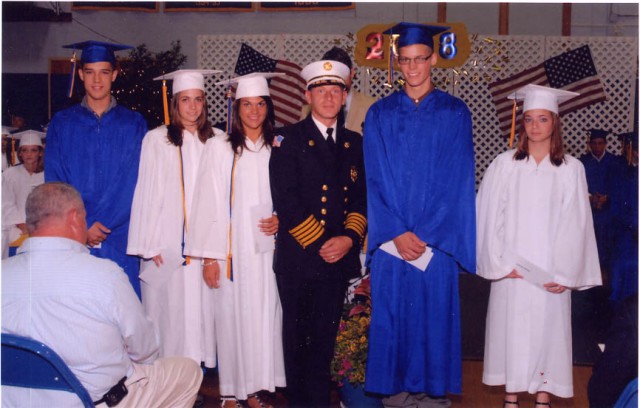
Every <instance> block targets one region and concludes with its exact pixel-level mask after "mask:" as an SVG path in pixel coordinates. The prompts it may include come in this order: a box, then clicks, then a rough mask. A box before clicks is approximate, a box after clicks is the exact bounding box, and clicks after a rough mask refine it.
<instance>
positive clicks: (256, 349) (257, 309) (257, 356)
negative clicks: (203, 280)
mask: <svg viewBox="0 0 640 408" xmlns="http://www.w3.org/2000/svg"><path fill="white" fill-rule="evenodd" d="M247 145H248V148H245V149H244V150H243V152H242V154H241V155H240V156H239V158H238V160H237V162H236V169H235V182H234V191H233V195H234V198H233V211H232V214H231V219H232V231H231V237H232V238H231V241H232V251H233V252H232V253H233V257H232V259H233V260H232V265H233V281H230V280H229V279H227V277H226V266H227V262H226V258H227V251H228V241H229V219H230V216H229V202H230V201H229V200H230V197H229V196H230V191H231V168H232V165H233V156H234V155H233V151H232V149H231V144H230V143H229V142H228V140H227V137H226V136H222V137H220V136H217V137H214V138H213V139H210V140H208V141H207V144H206V146H205V152H204V154H203V156H202V162H201V164H200V171H199V174H198V189H197V191H196V194H195V197H194V207H193V220H194V224H193V227H192V229H191V231H190V234H189V239H188V240H187V245H186V249H185V252H186V253H188V254H193V255H195V256H199V257H203V258H204V257H206V258H215V259H218V262H219V263H220V270H221V278H220V288H218V289H215V290H214V298H215V308H214V310H215V326H216V340H217V347H218V367H219V379H220V394H221V395H227V396H235V397H236V398H238V399H246V398H247V394H250V393H253V392H256V391H259V390H269V391H274V390H275V387H284V386H285V374H284V360H283V353H282V308H281V306H280V299H279V297H278V290H277V286H276V279H275V274H274V272H273V250H272V249H271V250H268V251H267V252H261V253H260V252H257V251H256V246H255V240H254V230H256V229H257V228H258V227H257V223H255V222H254V221H253V220H252V214H251V213H252V210H251V209H252V207H254V206H257V205H267V206H268V207H271V206H272V203H271V189H270V185H269V157H270V155H271V150H270V149H269V148H267V147H266V146H264V145H263V143H262V140H261V139H260V140H259V141H258V143H257V145H254V144H253V143H252V142H251V141H250V140H249V139H247Z"/></svg>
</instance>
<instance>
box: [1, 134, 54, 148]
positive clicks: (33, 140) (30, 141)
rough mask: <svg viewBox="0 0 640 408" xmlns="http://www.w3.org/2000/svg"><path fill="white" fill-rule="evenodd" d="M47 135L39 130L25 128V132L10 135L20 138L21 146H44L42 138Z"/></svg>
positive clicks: (16, 138)
mask: <svg viewBox="0 0 640 408" xmlns="http://www.w3.org/2000/svg"><path fill="white" fill-rule="evenodd" d="M46 136H47V134H46V133H44V132H38V131H37V130H25V131H24V132H19V133H14V134H12V135H11V136H9V137H10V138H12V139H15V140H19V141H20V146H42V139H44V138H45V137H46Z"/></svg>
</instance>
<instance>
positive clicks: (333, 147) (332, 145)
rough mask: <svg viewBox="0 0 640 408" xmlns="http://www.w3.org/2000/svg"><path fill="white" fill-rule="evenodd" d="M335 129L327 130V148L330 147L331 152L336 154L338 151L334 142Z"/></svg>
mask: <svg viewBox="0 0 640 408" xmlns="http://www.w3.org/2000/svg"><path fill="white" fill-rule="evenodd" d="M332 134H333V128H327V146H329V150H331V152H332V153H333V152H335V150H336V142H335V141H334V140H333V136H332Z"/></svg>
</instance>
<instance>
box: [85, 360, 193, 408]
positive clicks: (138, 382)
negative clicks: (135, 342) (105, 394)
mask: <svg viewBox="0 0 640 408" xmlns="http://www.w3.org/2000/svg"><path fill="white" fill-rule="evenodd" d="M133 369H134V370H133V374H132V375H131V377H130V378H127V381H126V382H125V385H126V386H127V389H128V390H129V393H128V394H127V396H126V397H124V399H123V400H122V401H121V402H120V403H119V404H118V405H117V407H118V408H129V407H131V408H138V407H146V408H153V407H162V408H165V407H171V408H174V407H175V408H179V407H185V408H192V407H193V404H194V403H195V400H196V396H197V395H198V390H199V389H200V384H201V383H202V369H201V368H200V366H198V364H196V363H195V361H193V360H191V359H190V358H186V357H167V358H160V359H158V360H156V361H155V362H154V363H153V364H134V365H133ZM106 406H107V404H106V403H102V404H99V405H96V407H97V408H98V407H99V408H106Z"/></svg>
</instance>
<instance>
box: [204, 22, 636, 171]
mask: <svg viewBox="0 0 640 408" xmlns="http://www.w3.org/2000/svg"><path fill="white" fill-rule="evenodd" d="M470 41H471V55H470V57H469V59H468V60H467V62H466V64H465V65H464V66H463V67H460V68H459V69H458V68H456V70H455V71H454V70H453V69H434V72H433V80H434V82H435V83H436V85H437V86H438V87H439V88H440V89H442V90H445V91H446V92H449V93H450V94H452V95H455V96H457V97H459V98H461V99H462V100H464V101H465V102H466V104H467V106H469V109H470V110H471V113H472V117H473V131H474V144H475V157H476V180H477V182H479V181H480V180H481V178H482V175H483V174H484V171H485V169H486V168H487V166H488V165H489V163H491V161H492V160H493V158H494V157H495V156H496V155H498V154H499V153H501V152H503V151H504V150H505V149H507V148H508V146H507V144H508V143H507V141H506V140H505V139H503V138H502V137H501V136H500V131H499V129H498V119H497V116H496V111H495V106H494V104H493V100H492V99H491V95H490V93H489V89H488V84H489V83H491V82H493V81H496V80H498V79H503V78H507V77H509V76H511V75H514V74H516V73H518V72H520V71H522V70H524V69H527V68H530V67H533V66H535V65H537V64H540V63H541V62H543V61H544V60H545V59H547V58H550V57H552V56H555V55H559V54H561V53H562V52H565V51H568V50H570V49H575V48H577V47H579V46H582V45H585V44H588V45H589V47H590V49H591V54H592V56H593V60H594V63H595V65H596V69H597V71H598V74H599V75H600V78H601V80H602V83H603V86H604V88H605V91H606V93H607V96H608V100H607V101H606V102H602V103H598V104H595V105H591V106H589V107H587V108H584V109H582V110H580V111H577V112H572V113H570V114H567V115H565V116H564V117H563V124H564V139H565V146H566V151H567V153H569V154H572V155H574V156H580V155H581V154H583V153H584V152H585V147H586V138H587V132H586V130H587V129H589V128H601V129H607V130H610V131H611V132H612V133H614V134H618V133H624V132H627V131H630V130H631V129H632V123H631V122H632V120H633V112H634V111H635V109H636V107H635V106H633V103H634V100H635V80H636V76H637V58H638V52H637V48H638V43H637V39H636V38H627V37H624V38H623V37H540V36H538V37H532V36H490V37H489V36H480V35H473V36H471V38H470ZM242 42H245V43H247V44H248V45H250V46H251V47H253V48H254V49H256V50H257V51H259V52H261V53H263V54H264V55H267V56H268V57H270V58H274V59H285V60H288V61H291V62H294V63H296V64H298V65H300V66H304V65H306V64H308V63H310V62H312V61H316V60H318V59H319V58H321V57H322V54H324V53H325V51H327V50H328V49H330V48H331V47H333V46H334V45H337V46H340V47H342V48H344V49H346V50H347V51H349V52H350V53H351V54H352V55H353V49H354V47H355V38H354V36H353V35H352V34H349V35H341V34H335V35H294V34H287V35H201V36H198V68H202V69H220V70H222V71H224V72H223V73H222V74H220V75H217V76H215V77H214V78H212V79H209V80H208V82H207V98H208V102H209V106H210V107H211V110H210V112H209V116H210V119H211V120H212V121H213V123H218V122H222V121H225V120H226V101H225V100H224V89H223V87H220V86H214V85H213V83H214V82H215V81H219V80H221V79H222V78H227V77H229V76H234V75H233V70H234V68H235V63H236V60H237V58H238V53H239V51H240V45H241V43H242ZM356 72H357V73H356V78H355V80H354V85H353V86H354V87H355V88H356V89H357V90H359V91H360V92H364V93H367V94H369V95H372V96H375V97H378V98H382V97H384V96H387V95H389V94H390V93H391V92H392V91H393V90H394V89H399V88H400V85H399V83H398V81H397V79H398V78H400V75H398V74H396V78H395V79H396V81H395V84H394V87H393V88H390V87H387V86H386V85H385V83H386V80H387V71H386V70H383V69H373V68H370V69H367V68H363V67H357V69H356ZM609 141H610V143H609V150H610V151H612V152H614V153H619V150H620V145H619V143H618V142H617V140H616V139H615V138H614V137H612V136H610V137H609Z"/></svg>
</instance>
